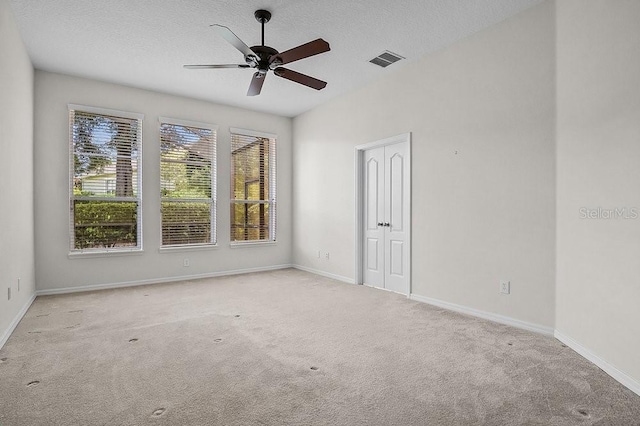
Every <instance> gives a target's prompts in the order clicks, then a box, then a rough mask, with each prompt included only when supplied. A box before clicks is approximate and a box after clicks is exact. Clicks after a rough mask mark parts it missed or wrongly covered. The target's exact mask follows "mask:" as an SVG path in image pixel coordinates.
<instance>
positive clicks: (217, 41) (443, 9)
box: [11, 0, 540, 117]
mask: <svg viewBox="0 0 640 426" xmlns="http://www.w3.org/2000/svg"><path fill="white" fill-rule="evenodd" d="M539 2H540V0H464V1H461V0H412V1H410V0H396V1H393V2H390V1H388V0H351V1H345V0H270V1H269V0H242V1H238V0H218V1H216V0H207V1H205V0H190V1H186V0H184V1H175V0H109V1H104V0H11V4H12V8H13V11H14V14H15V16H16V20H17V22H18V26H19V28H20V31H21V33H22V37H23V39H24V42H25V44H26V46H27V50H28V52H29V55H30V56H31V59H32V61H33V63H34V66H35V67H36V68H37V69H42V70H47V71H53V72H60V73H64V74H70V75H77V76H82V77H88V78H93V79H98V80H104V81H109V82H114V83H120V84H125V85H129V86H135V87H140V88H144V89H150V90H155V91H160V92H166V93H172V94H177V95H183V96H188V97H192V98H198V99H204V100H208V101H212V102H216V103H222V104H227V105H234V106H239V107H243V108H248V109H252V110H257V111H266V112H272V113H275V114H279V115H284V116H290V117H291V116H295V115H298V114H300V113H302V112H304V111H306V110H309V109H311V108H313V107H315V106H317V105H319V104H321V103H323V102H326V101H327V100H329V99H331V98H334V97H336V96H338V95H340V94H342V93H345V92H347V91H349V90H352V89H355V88H357V87H360V86H362V85H364V84H365V83H368V82H371V81H373V80H375V79H376V78H379V77H380V76H382V75H384V74H387V73H392V72H394V71H395V70H397V69H399V68H400V67H402V66H405V65H406V64H407V63H409V62H411V61H413V60H415V59H417V58H419V57H421V56H424V55H426V54H429V53H430V52H433V51H435V50H438V49H441V48H443V47H446V46H447V45H449V44H451V43H453V42H455V41H457V40H459V39H461V38H464V37H466V36H468V35H470V34H472V33H474V32H476V31H479V30H481V29H483V28H486V27H488V26H490V25H493V24H495V23H497V22H499V21H502V20H504V19H506V18H508V17H510V16H512V15H515V14H517V13H518V12H520V11H522V10H524V9H526V8H528V7H530V6H532V5H534V4H536V3H539ZM261 8H264V9H267V10H269V11H271V12H272V14H273V17H272V19H271V22H269V23H268V24H266V27H265V28H266V29H265V31H266V40H265V44H266V45H269V46H272V47H274V48H275V49H277V50H279V51H285V50H288V49H290V48H292V47H295V46H298V45H300V44H302V43H306V42H308V41H310V40H313V39H316V38H318V37H322V38H324V39H325V40H327V41H328V42H329V43H330V45H331V51H330V52H328V53H324V54H321V55H318V56H314V57H312V58H307V59H303V60H301V61H298V62H294V63H291V64H288V65H287V67H288V68H291V69H293V70H295V71H299V72H302V73H306V74H309V75H311V76H313V77H316V78H319V79H321V80H325V81H327V82H328V85H327V87H326V88H325V89H324V90H321V91H315V90H313V89H309V88H307V87H304V86H301V85H298V84H296V83H293V82H290V81H287V80H284V79H282V78H279V77H276V76H274V75H273V73H269V75H268V76H267V80H266V81H265V83H264V87H263V89H262V94H261V95H260V96H256V97H247V96H246V92H247V88H248V86H249V82H250V81H251V77H252V75H253V72H254V70H253V69H223V70H185V69H183V68H182V65H183V64H198V63H203V64H216V63H244V62H243V57H242V54H241V53H240V52H238V51H237V50H235V49H234V48H233V47H232V46H231V45H229V44H228V43H227V42H226V41H225V40H224V39H222V38H221V37H220V36H218V35H217V34H216V33H215V32H214V31H213V30H212V29H211V28H210V27H209V26H210V25H211V24H221V25H225V26H227V27H229V28H230V29H231V30H232V31H233V32H235V34H236V35H237V36H238V37H240V38H241V39H242V40H243V41H244V42H245V43H246V44H248V45H249V46H253V45H256V44H260V24H259V23H258V22H257V21H256V20H255V18H254V16H253V12H254V11H255V10H257V9H261ZM384 50H390V51H392V52H395V53H398V54H399V55H401V56H403V57H405V58H407V59H406V60H403V61H400V62H398V63H396V64H394V65H392V66H389V67H387V68H385V69H383V68H380V67H378V66H375V65H373V64H371V63H369V62H368V61H369V60H370V59H372V58H373V57H375V56H377V55H378V54H380V53H382V52H383V51H384Z"/></svg>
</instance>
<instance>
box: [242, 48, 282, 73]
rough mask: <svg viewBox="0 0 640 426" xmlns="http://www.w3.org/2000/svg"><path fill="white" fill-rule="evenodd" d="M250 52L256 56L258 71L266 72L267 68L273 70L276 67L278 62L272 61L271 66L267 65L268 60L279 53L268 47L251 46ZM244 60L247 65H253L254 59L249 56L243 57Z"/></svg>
mask: <svg viewBox="0 0 640 426" xmlns="http://www.w3.org/2000/svg"><path fill="white" fill-rule="evenodd" d="M251 50H253V51H254V52H255V53H256V54H257V55H258V66H257V68H258V70H262V71H267V70H268V69H269V68H275V67H276V66H278V65H277V64H278V61H277V60H276V61H274V62H273V64H269V59H271V57H272V56H274V55H277V54H278V53H279V52H278V51H277V50H276V49H274V48H273V47H269V46H252V47H251ZM244 60H245V61H246V62H247V63H248V64H252V63H255V58H254V57H251V56H245V57H244Z"/></svg>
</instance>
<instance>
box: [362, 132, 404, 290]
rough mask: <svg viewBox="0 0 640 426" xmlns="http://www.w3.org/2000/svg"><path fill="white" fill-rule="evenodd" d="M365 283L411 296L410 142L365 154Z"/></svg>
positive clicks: (363, 181)
mask: <svg viewBox="0 0 640 426" xmlns="http://www.w3.org/2000/svg"><path fill="white" fill-rule="evenodd" d="M363 160H364V164H363V168H362V170H363V175H364V176H363V179H362V183H363V186H364V188H363V189H364V191H363V219H364V224H363V225H364V232H363V233H362V235H363V237H364V241H363V245H362V249H363V253H362V254H363V256H362V262H363V271H362V272H363V282H364V284H367V285H370V286H373V287H378V288H384V289H386V290H391V291H394V292H397V293H402V294H406V295H408V294H409V286H410V282H409V277H410V273H409V268H410V263H409V262H410V248H409V241H410V238H409V237H410V236H409V226H408V225H409V220H410V194H409V190H410V189H409V188H410V186H409V179H410V175H409V170H410V168H409V161H410V159H409V143H408V142H402V143H394V144H391V145H385V146H380V147H376V148H371V149H367V150H365V151H364V159H363Z"/></svg>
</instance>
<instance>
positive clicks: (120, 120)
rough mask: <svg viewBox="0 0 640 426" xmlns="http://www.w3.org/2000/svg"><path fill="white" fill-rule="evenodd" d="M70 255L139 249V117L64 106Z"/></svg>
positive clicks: (140, 117) (140, 239) (140, 246)
mask: <svg viewBox="0 0 640 426" xmlns="http://www.w3.org/2000/svg"><path fill="white" fill-rule="evenodd" d="M69 136H70V137H69V139H70V213H71V214H70V241H71V247H70V249H71V252H84V251H88V252H91V251H122V250H139V249H141V248H142V232H141V223H140V219H141V217H142V215H141V207H142V205H141V193H142V191H141V188H140V176H142V161H141V150H142V115H140V114H132V113H126V112H119V111H112V110H106V109H99V108H92V107H82V106H76V105H69Z"/></svg>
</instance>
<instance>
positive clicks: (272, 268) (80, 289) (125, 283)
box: [36, 265, 293, 296]
mask: <svg viewBox="0 0 640 426" xmlns="http://www.w3.org/2000/svg"><path fill="white" fill-rule="evenodd" d="M292 267H293V266H292V265H275V266H262V267H257V268H247V269H235V270H229V271H220V272H207V273H204V274H195V275H182V276H179V277H164V278H151V279H146V280H137V281H123V282H119V283H107V284H94V285H86V286H79V287H64V288H54V289H46V290H37V291H36V295H38V296H48V295H52V294H67V293H78V292H83V291H94V290H106V289H111V288H121V287H136V286H140V285H149V284H162V283H171V282H176V281H188V280H199V279H202V278H215V277H224V276H229V275H240V274H250V273H253V272H266V271H275V270H278V269H287V268H292Z"/></svg>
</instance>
